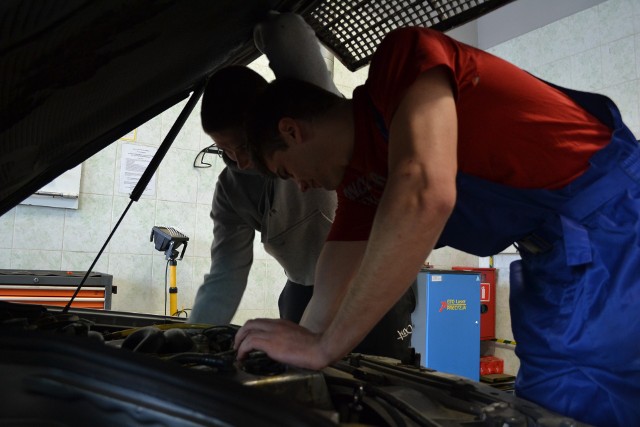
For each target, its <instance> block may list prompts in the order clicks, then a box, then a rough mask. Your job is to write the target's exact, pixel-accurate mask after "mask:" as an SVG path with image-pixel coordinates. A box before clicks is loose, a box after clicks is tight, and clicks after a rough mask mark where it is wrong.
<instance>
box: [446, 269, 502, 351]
mask: <svg viewBox="0 0 640 427" xmlns="http://www.w3.org/2000/svg"><path fill="white" fill-rule="evenodd" d="M453 270H466V271H475V272H478V273H480V282H481V283H480V340H491V339H494V338H495V337H496V269H495V268H483V267H453Z"/></svg>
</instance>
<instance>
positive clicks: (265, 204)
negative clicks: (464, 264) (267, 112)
mask: <svg viewBox="0 0 640 427" xmlns="http://www.w3.org/2000/svg"><path fill="white" fill-rule="evenodd" d="M254 40H255V42H256V45H257V46H258V47H259V48H260V50H261V51H262V52H264V53H265V54H266V55H267V57H268V58H269V60H270V63H269V66H270V67H271V68H272V69H273V71H274V73H275V75H276V77H278V78H280V77H294V78H299V79H304V80H306V81H309V82H311V83H315V84H316V85H319V86H321V87H323V88H325V89H327V90H329V91H331V92H334V93H336V94H339V92H338V90H337V88H336V87H335V85H334V84H333V81H332V80H331V75H330V73H329V72H328V71H327V67H326V64H325V62H324V60H323V58H322V55H321V53H320V48H319V45H318V43H317V40H316V38H315V34H314V33H313V30H312V29H311V28H310V27H309V26H308V25H307V24H306V23H305V22H304V20H303V19H302V18H301V17H300V16H298V15H294V14H272V15H271V16H270V17H269V19H268V20H266V21H265V22H263V23H262V24H260V25H258V26H257V27H256V29H255V33H254ZM266 84H267V82H266V81H265V80H264V79H263V78H262V77H261V76H259V75H258V74H257V73H255V72H253V71H251V70H249V69H248V68H245V67H228V68H225V69H222V70H220V71H218V72H217V73H215V74H214V75H213V76H212V77H211V80H210V82H209V84H208V86H207V89H206V90H205V94H204V97H203V100H202V112H201V115H202V124H203V128H204V130H205V132H206V133H207V134H208V135H209V136H210V137H211V138H212V139H213V140H214V142H215V144H216V145H217V147H218V148H219V149H221V150H222V153H223V154H222V158H223V159H224V161H225V163H226V165H227V167H226V168H225V169H224V170H223V171H222V172H221V174H220V176H219V177H218V181H217V184H216V189H215V193H214V197H213V205H212V210H211V218H212V219H213V223H214V228H213V234H214V241H213V244H212V246H211V270H210V272H209V274H207V275H205V280H204V283H203V284H202V285H201V286H200V288H199V289H198V293H197V295H196V299H195V303H194V305H193V310H192V313H191V316H190V319H189V320H190V321H191V322H193V323H210V324H226V323H229V322H230V321H231V319H232V317H233V315H234V314H235V312H236V310H237V308H238V305H239V304H240V300H241V299H242V296H243V294H244V291H245V289H246V286H247V278H248V275H249V271H250V269H251V265H252V262H253V242H254V236H255V231H259V232H260V234H261V242H262V244H263V245H264V248H265V250H266V252H267V253H269V254H270V255H272V256H273V257H274V258H275V259H276V260H277V261H278V262H279V263H280V265H281V266H282V267H283V268H284V270H285V274H286V276H287V278H288V280H287V283H286V285H285V287H284V289H283V291H282V293H281V295H280V298H279V301H278V306H279V309H280V317H281V318H283V319H288V320H291V321H293V322H296V323H297V322H299V321H300V319H301V317H302V315H303V313H304V310H305V308H306V306H307V303H308V302H309V300H310V299H311V296H312V293H313V284H314V276H315V265H316V262H317V260H318V257H319V256H320V251H321V249H322V246H323V243H324V241H325V238H326V236H327V234H328V231H329V228H330V226H331V222H332V220H333V217H334V213H335V209H336V195H335V192H332V191H331V192H330V191H326V190H323V189H311V190H308V191H306V192H302V191H300V189H299V188H298V187H297V185H296V184H295V183H294V182H293V181H291V180H282V179H275V178H270V177H265V176H262V175H260V174H259V173H258V172H257V171H255V170H254V169H253V165H252V162H251V157H250V153H249V151H248V150H247V149H246V145H245V143H244V133H243V131H242V120H243V114H244V110H245V109H246V107H247V105H248V104H249V103H250V102H251V100H252V98H253V97H254V96H255V94H256V93H257V92H259V91H260V90H261V89H262V88H263V87H265V86H266ZM413 305H414V300H413V294H412V293H411V291H409V293H407V295H406V296H405V297H404V298H403V299H402V300H400V302H399V303H398V304H397V305H396V306H395V307H394V308H393V309H392V310H391V311H390V312H389V313H388V314H387V316H385V318H384V319H383V320H382V321H381V322H380V324H379V325H378V327H377V328H376V329H374V331H372V333H371V334H370V336H369V337H367V338H366V339H365V340H364V341H363V342H362V344H361V345H360V346H359V347H358V348H357V349H356V351H360V352H364V353H370V354H379V355H386V356H391V357H396V358H399V359H400V358H403V357H404V356H405V355H406V354H407V353H408V348H409V339H404V338H402V339H401V338H400V336H399V333H398V331H402V330H403V329H405V328H406V327H407V325H408V324H409V323H410V321H411V317H410V316H411V311H413Z"/></svg>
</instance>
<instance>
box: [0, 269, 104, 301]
mask: <svg viewBox="0 0 640 427" xmlns="http://www.w3.org/2000/svg"><path fill="white" fill-rule="evenodd" d="M85 273H86V272H84V271H57V270H1V269H0V301H7V302H17V303H26V304H38V305H53V306H60V307H63V306H65V305H67V303H68V302H69V299H70V298H71V296H72V295H73V293H74V292H75V290H76V288H77V287H78V285H79V284H80V282H81V281H82V278H83V277H84V275H85ZM112 281H113V276H111V275H110V274H104V273H97V272H93V273H91V274H90V275H89V277H87V280H86V282H85V283H84V285H83V286H82V289H81V290H80V292H79V293H78V295H77V296H76V298H75V300H74V301H73V304H71V306H72V307H74V308H97V309H103V310H110V309H111V295H112V294H114V293H116V287H115V286H113V285H112Z"/></svg>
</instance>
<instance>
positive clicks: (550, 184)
mask: <svg viewBox="0 0 640 427" xmlns="http://www.w3.org/2000/svg"><path fill="white" fill-rule="evenodd" d="M436 66H444V67H446V68H447V69H448V70H449V72H450V73H451V83H452V86H453V91H454V96H455V101H456V110H457V119H458V169H459V171H461V172H464V173H467V174H469V175H473V176H476V177H479V178H483V179H486V180H489V181H493V182H497V183H501V184H504V185H508V186H512V187H516V188H546V189H558V188H561V187H563V186H565V185H566V184H568V183H570V182H571V181H573V180H574V179H575V178H577V177H578V176H580V175H581V174H582V173H583V172H584V171H585V170H586V169H587V168H588V166H589V158H590V157H591V156H592V155H593V154H594V153H595V152H596V151H598V150H599V149H601V148H602V147H604V146H605V145H607V143H608V142H609V140H610V138H611V130H610V129H609V128H608V127H607V126H605V125H604V124H603V123H601V122H600V121H599V120H598V119H596V118H595V117H593V116H592V115H590V114H589V113H588V112H586V111H585V110H584V109H583V108H581V107H580V106H579V105H578V104H576V103H575V102H574V101H573V100H572V99H571V98H569V97H568V96H567V95H565V94H564V93H563V92H561V91H559V90H557V89H555V88H553V87H551V86H549V85H548V84H546V83H544V82H542V81H541V80H539V79H537V78H535V77H533V76H532V75H530V74H529V73H527V72H525V71H523V70H522V69H520V68H518V67H516V66H514V65H512V64H510V63H508V62H506V61H504V60H502V59H500V58H498V57H496V56H493V55H491V54H489V53H487V52H484V51H482V50H479V49H476V48H474V47H471V46H468V45H465V44H463V43H460V42H457V41H455V40H453V39H451V38H449V37H448V36H446V35H444V34H442V33H440V32H437V31H434V30H430V29H425V28H403V29H399V30H395V31H393V32H391V33H389V34H388V35H387V37H385V39H384V40H383V42H382V43H381V44H380V46H379V48H378V50H377V51H376V53H375V55H374V56H373V59H372V61H371V66H370V69H369V76H368V79H367V81H366V83H365V84H364V85H363V86H360V87H358V88H357V89H356V91H355V92H354V97H353V111H354V122H355V141H354V152H353V157H352V159H351V162H350V164H349V167H348V168H347V170H346V172H345V176H344V178H343V181H342V183H341V185H340V187H339V188H338V210H337V212H336V218H335V221H334V224H333V227H332V229H331V232H330V233H329V237H328V240H365V239H367V237H368V233H369V230H370V228H371V223H372V221H373V217H374V215H375V207H376V205H377V203H378V201H379V199H380V196H381V195H382V192H383V191H384V184H385V182H386V176H387V163H388V150H387V141H386V139H385V137H384V136H383V133H382V131H381V128H382V126H380V124H376V120H375V119H374V115H375V114H374V109H373V108H372V105H371V103H373V105H374V106H375V109H377V111H378V112H379V113H380V115H381V117H382V119H383V121H384V128H386V129H389V127H390V124H391V120H392V118H393V115H394V113H395V111H396V109H397V108H398V106H399V104H400V102H401V101H402V99H403V97H404V95H405V93H406V91H407V89H408V88H409V87H410V86H411V84H412V83H413V82H414V81H415V80H416V78H417V77H418V76H419V75H420V74H421V73H424V72H425V71H427V70H429V69H431V68H434V67H436Z"/></svg>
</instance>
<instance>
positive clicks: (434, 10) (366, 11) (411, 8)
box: [305, 0, 513, 71]
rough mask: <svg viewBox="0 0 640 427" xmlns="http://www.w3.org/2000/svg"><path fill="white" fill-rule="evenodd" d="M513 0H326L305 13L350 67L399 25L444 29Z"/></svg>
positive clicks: (358, 63) (362, 60)
mask: <svg viewBox="0 0 640 427" xmlns="http://www.w3.org/2000/svg"><path fill="white" fill-rule="evenodd" d="M512 1H513V0H413V1H412V0H364V1H355V0H325V1H322V2H321V3H320V4H319V5H318V6H317V7H316V8H315V9H312V10H311V11H309V12H307V13H306V14H305V19H306V20H307V22H309V24H310V25H311V26H312V27H313V29H314V30H315V31H316V34H317V35H318V38H319V39H320V40H321V41H322V42H323V43H324V44H325V45H327V47H329V48H330V49H331V50H333V52H334V53H335V54H336V56H338V57H339V58H340V60H341V61H342V63H343V64H344V65H345V66H346V67H347V68H348V69H349V70H351V71H355V70H357V69H358V68H360V67H362V66H364V65H366V64H368V63H369V60H370V58H371V55H373V52H375V50H376V48H377V46H378V44H379V43H380V41H381V40H382V39H383V38H384V36H385V35H386V34H387V33H388V32H390V31H391V30H394V29H396V28H400V27H408V26H421V27H429V28H434V29H436V30H440V31H447V30H450V29H452V28H454V27H457V26H459V25H462V24H464V23H466V22H469V21H472V20H473V19H476V18H478V17H479V16H482V15H484V14H486V13H488V12H490V11H492V10H494V9H497V8H498V7H500V6H503V5H505V4H507V3H510V2H512Z"/></svg>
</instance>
